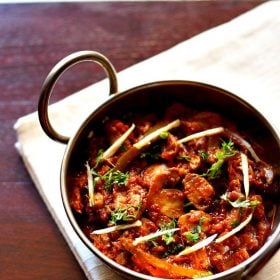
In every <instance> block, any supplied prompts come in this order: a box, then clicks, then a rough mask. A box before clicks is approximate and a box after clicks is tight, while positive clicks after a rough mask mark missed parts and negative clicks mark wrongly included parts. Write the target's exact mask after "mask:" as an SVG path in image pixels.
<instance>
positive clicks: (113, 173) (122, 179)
mask: <svg viewBox="0 0 280 280" xmlns="http://www.w3.org/2000/svg"><path fill="white" fill-rule="evenodd" d="M100 178H101V179H102V180H103V181H104V182H105V188H106V189H107V190H111V189H112V185H114V184H117V185H118V186H126V185H127V182H128V179H129V173H128V172H126V173H123V172H121V171H120V170H116V169H114V168H113V169H110V170H109V171H107V172H106V173H105V174H104V175H100Z"/></svg>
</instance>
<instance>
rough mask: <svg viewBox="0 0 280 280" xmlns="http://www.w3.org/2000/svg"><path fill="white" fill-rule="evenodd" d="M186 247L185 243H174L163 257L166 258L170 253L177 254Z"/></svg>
mask: <svg viewBox="0 0 280 280" xmlns="http://www.w3.org/2000/svg"><path fill="white" fill-rule="evenodd" d="M183 249H184V246H183V244H181V243H178V244H176V245H174V246H173V247H172V248H170V249H169V250H168V251H166V252H165V253H164V254H163V256H162V257H163V258H166V257H168V256H170V255H175V254H177V253H178V252H180V251H182V250H183Z"/></svg>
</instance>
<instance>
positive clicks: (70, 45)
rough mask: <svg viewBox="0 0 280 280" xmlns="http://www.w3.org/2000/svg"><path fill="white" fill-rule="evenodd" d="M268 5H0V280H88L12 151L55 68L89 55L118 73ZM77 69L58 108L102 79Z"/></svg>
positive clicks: (91, 69) (86, 67) (89, 69)
mask: <svg viewBox="0 0 280 280" xmlns="http://www.w3.org/2000/svg"><path fill="white" fill-rule="evenodd" d="M262 2H264V1H262V0H250V1H246V0H242V1H237V0H225V1H224V0H223V1H182V2H97V3H64V4H62V3H52V4H50V3H49V4H15V5H14V4H11V5H9V4H2V5H0V118H1V119H0V126H1V128H0V133H1V138H0V152H1V156H0V192H1V193H0V279H5V280H6V279H16V280H18V279H28V280H29V279H52V280H55V279H75V280H77V279H85V278H86V277H85V275H84V273H83V271H82V270H81V269H80V267H79V265H78V263H77V262H76V260H75V258H74V257H73V255H72V253H71V251H70V249H69V248H68V246H67V244H66V242H65V241H64V239H63V237H62V235H61V234H60V232H59V230H58V228H57V227H56V224H55V222H54V221H53V220H52V218H51V216H50V215H49V213H48V211H47V209H46V207H45V205H44V203H43V201H42V200H41V198H40V196H39V194H38V193H37V191H36V189H35V187H34V185H33V183H32V181H31V179H30V177H29V175H28V173H27V172H26V170H25V168H24V165H23V163H22V161H21V158H20V157H19V155H18V153H17V151H16V150H15V148H14V143H15V142H16V135H15V132H14V130H13V124H14V123H15V121H16V120H17V119H18V118H19V117H21V116H23V115H25V114H28V113H31V112H33V111H36V110H37V101H38V96H39V92H40V88H41V85H42V82H43V80H44V78H45V76H46V74H47V73H48V71H49V70H50V69H51V67H52V66H53V65H54V64H55V63H56V62H57V61H58V60H60V59H61V58H63V57H64V56H66V55H68V54H70V53H71V52H74V51H78V50H84V49H91V50H96V51H100V52H102V53H103V54H105V55H106V56H107V57H108V58H109V59H110V60H111V61H112V63H113V64H114V66H115V68H116V69H117V71H119V70H121V69H124V68H126V67H128V66H130V65H132V64H134V63H137V62H139V61H141V60H143V59H145V58H148V57H150V56H153V55H155V54H157V53H159V52H160V51H163V50H166V49H168V48H169V47H171V46H173V45H175V44H176V43H179V42H181V41H183V40H186V39H188V38H190V37H192V36H194V35H196V34H198V33H200V32H202V31H204V30H207V29H209V28H211V27H214V26H217V25H219V24H221V23H224V22H226V21H228V20H230V19H232V18H234V17H236V16H238V15H239V14H241V13H243V12H246V11H248V10H250V9H252V8H253V7H255V6H257V5H259V4H260V3H262ZM206 47H207V46H206ZM76 67H79V69H76V71H75V74H73V72H72V73H71V71H69V73H68V72H67V73H66V74H65V75H64V77H63V79H62V80H61V81H60V82H59V84H58V86H57V87H56V90H55V94H54V95H55V97H54V98H53V100H52V101H56V100H58V99H61V98H62V97H64V96H67V94H70V93H71V92H75V91H77V90H78V89H81V88H83V87H85V86H87V85H89V84H91V83H93V82H96V81H98V80H100V79H102V78H104V73H103V71H102V70H101V69H99V68H98V67H95V66H94V65H93V64H92V63H91V64H87V63H84V64H82V65H81V66H76ZM166 67H168V65H166Z"/></svg>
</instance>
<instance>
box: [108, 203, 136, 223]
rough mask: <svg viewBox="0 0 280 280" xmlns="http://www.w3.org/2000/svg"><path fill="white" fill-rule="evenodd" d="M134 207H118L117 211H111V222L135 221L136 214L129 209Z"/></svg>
mask: <svg viewBox="0 0 280 280" xmlns="http://www.w3.org/2000/svg"><path fill="white" fill-rule="evenodd" d="M131 208H133V209H134V207H132V206H129V207H127V208H123V209H121V208H118V209H117V210H116V211H114V212H112V213H111V218H110V221H109V224H112V225H116V224H117V223H118V222H120V221H123V222H127V221H133V220H134V219H135V215H131V214H129V210H130V209H131Z"/></svg>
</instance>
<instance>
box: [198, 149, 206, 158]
mask: <svg viewBox="0 0 280 280" xmlns="http://www.w3.org/2000/svg"><path fill="white" fill-rule="evenodd" d="M198 154H199V155H200V156H201V158H202V159H203V160H207V159H208V154H207V152H206V151H203V150H198Z"/></svg>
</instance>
